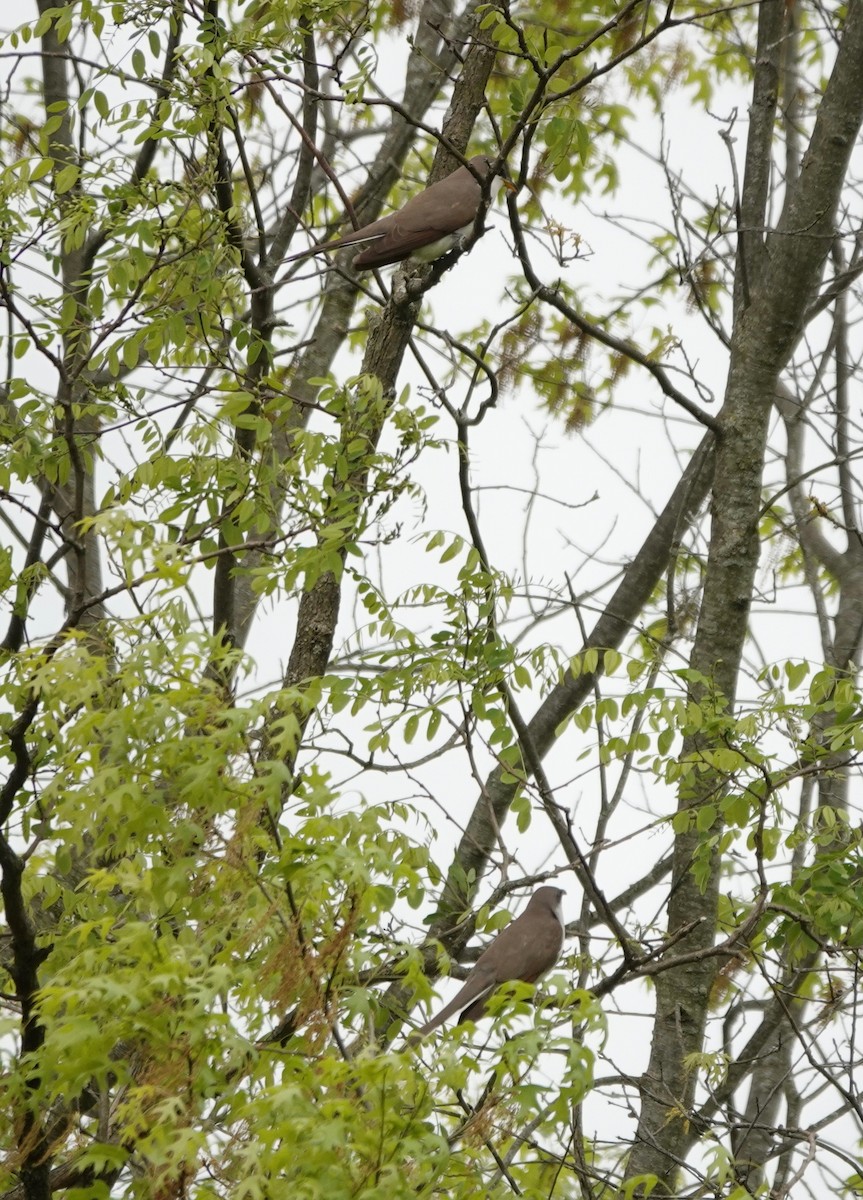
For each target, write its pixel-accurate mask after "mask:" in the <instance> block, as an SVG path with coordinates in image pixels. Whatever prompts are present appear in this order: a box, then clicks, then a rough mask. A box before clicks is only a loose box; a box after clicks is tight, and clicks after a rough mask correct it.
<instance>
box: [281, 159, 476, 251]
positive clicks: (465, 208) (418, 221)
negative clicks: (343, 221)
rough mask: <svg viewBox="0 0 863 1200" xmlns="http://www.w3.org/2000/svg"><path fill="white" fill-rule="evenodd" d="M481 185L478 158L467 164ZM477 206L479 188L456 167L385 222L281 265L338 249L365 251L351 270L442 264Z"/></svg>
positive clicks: (467, 227) (473, 217)
mask: <svg viewBox="0 0 863 1200" xmlns="http://www.w3.org/2000/svg"><path fill="white" fill-rule="evenodd" d="M470 164H471V166H472V167H473V169H474V171H475V172H476V173H477V175H479V176H480V177H481V178H482V179H485V178H486V177H487V175H488V170H489V161H488V159H487V158H486V157H485V155H483V154H476V155H474V157H473V158H472V159H471V160H470ZM481 200H482V188H481V187H480V184H479V182H478V181H477V179H476V178H475V176H474V175H473V174H472V173H471V172H470V171H469V170H468V169H467V167H458V168H457V169H456V170H455V171H453V173H452V174H451V175H447V177H446V178H445V179H441V180H439V181H438V182H437V183H433V184H432V185H431V187H428V188H426V189H425V191H424V192H419V193H418V194H417V195H416V196H414V197H413V198H412V199H410V200H408V202H407V204H405V206H404V207H403V208H400V209H398V211H397V212H394V213H390V214H389V216H386V217H381V218H380V219H379V220H377V221H372V223H371V224H370V225H363V227H362V229H354V230H352V231H351V232H350V233H346V234H344V235H343V236H342V237H340V238H336V239H335V241H332V242H326V243H324V245H322V246H312V247H311V249H309V250H302V251H301V252H300V253H299V254H292V255H290V257H288V258H286V259H285V262H293V261H295V260H296V259H299V258H308V257H309V256H310V255H312V254H323V253H324V252H325V251H329V250H338V249H339V247H341V246H362V245H367V249H365V250H363V251H362V252H361V253H360V254H358V255H357V256H356V258H355V259H354V261H353V267H354V270H357V271H359V270H366V271H368V270H371V269H372V268H373V267H387V266H390V265H391V264H392V263H397V262H402V261H403V260H404V259H406V258H411V257H413V258H418V259H419V260H420V261H421V262H432V261H433V260H434V259H436V258H441V257H442V256H443V255H444V254H447V253H448V252H449V251H450V250H452V249H454V247H455V246H456V245H457V244H458V242H459V241H460V240H461V238H463V237H467V235H468V234H469V233H470V232H471V230H472V229H473V225H474V221H475V220H476V215H477V213H478V212H479V206H480V201H481Z"/></svg>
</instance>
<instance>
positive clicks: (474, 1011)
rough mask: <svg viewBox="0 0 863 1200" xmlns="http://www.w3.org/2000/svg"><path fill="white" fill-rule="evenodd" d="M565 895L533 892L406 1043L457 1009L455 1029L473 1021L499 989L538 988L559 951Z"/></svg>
mask: <svg viewBox="0 0 863 1200" xmlns="http://www.w3.org/2000/svg"><path fill="white" fill-rule="evenodd" d="M564 895H565V893H564V891H563V889H562V888H558V887H541V888H537V890H536V891H535V892H534V893H533V895H532V896H531V898H530V900H529V901H528V904H527V908H526V909H525V910H524V912H523V913H522V914H521V916H520V917H516V919H515V920H514V921H512V922H511V923H510V924H509V925H507V926H506V928H505V929H502V930H501V931H500V933H499V934H498V935H497V937H496V938H495V939H494V941H493V942H492V943H491V944H490V945H489V946H487V947H486V949H485V950H483V952H482V954H481V955H480V956H479V958H478V959H477V960H476V965H475V966H474V967H473V969H472V970H471V972H470V974H469V975H468V977H467V979H466V980H465V981H464V983H463V984H462V987H461V989H460V990H459V991H458V992H457V993H456V995H455V996H454V997H453V998H452V1000H450V1002H449V1004H445V1005H444V1007H443V1008H442V1009H441V1010H440V1012H439V1013H438V1014H437V1015H436V1016H434V1017H432V1019H431V1020H430V1021H427V1022H426V1024H425V1025H423V1026H422V1027H421V1028H419V1029H417V1030H415V1031H414V1033H412V1034H411V1037H410V1039H409V1041H410V1042H412V1043H413V1042H415V1041H419V1040H420V1038H424V1037H425V1036H426V1034H429V1033H431V1032H432V1030H433V1029H437V1027H438V1026H439V1025H442V1024H443V1023H444V1021H446V1019H447V1018H448V1017H450V1016H452V1014H453V1013H454V1012H458V1010H459V1009H462V1010H463V1011H462V1013H461V1016H460V1017H459V1019H458V1024H459V1025H461V1023H462V1022H463V1021H476V1020H478V1019H479V1018H480V1017H481V1016H483V1014H484V1013H485V1010H486V1004H487V1002H488V999H489V997H490V996H491V994H492V992H493V991H494V990H495V988H496V987H498V985H499V984H501V983H507V982H509V981H510V980H517V979H518V980H522V981H523V982H524V983H536V981H537V980H538V979H541V978H542V976H543V975H545V974H546V973H547V972H548V971H550V970H551V968H552V967H553V966H554V964H555V963H556V962H557V960H558V958H559V956H560V952H561V950H562V949H563V939H564V935H565V930H566V926H565V923H564V919H563V897H564Z"/></svg>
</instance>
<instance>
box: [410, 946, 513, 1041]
mask: <svg viewBox="0 0 863 1200" xmlns="http://www.w3.org/2000/svg"><path fill="white" fill-rule="evenodd" d="M497 985H498V980H497V979H495V977H494V974H493V973H492V972H490V971H488V970H486V969H485V968H483V969H480V965H479V962H477V964H476V966H475V967H474V968H473V970H472V971H471V973H470V974H469V975H468V977H467V979H466V980H465V981H464V983H463V984H462V986H461V987H460V988H459V990H458V992H456V994H455V996H453V998H452V1000H450V1002H449V1004H445V1005H444V1006H443V1008H442V1009H441V1010H440V1012H439V1013H438V1014H437V1015H436V1016H434V1017H432V1019H431V1020H430V1021H427V1022H426V1024H425V1025H422V1026H420V1028H419V1029H417V1031H416V1032H415V1033H414V1034H413V1035H412V1038H421V1037H425V1035H426V1034H427V1033H431V1031H432V1030H433V1029H437V1027H438V1025H443V1023H444V1021H446V1019H447V1018H448V1017H451V1016H452V1014H453V1013H454V1012H458V1010H459V1009H460V1008H463V1007H464V1006H465V1005H470V1004H471V1003H475V1002H476V1001H477V1000H484V999H485V998H486V997H488V996H490V995H491V993H492V992H493V991H494V989H495V988H496V987H497Z"/></svg>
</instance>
